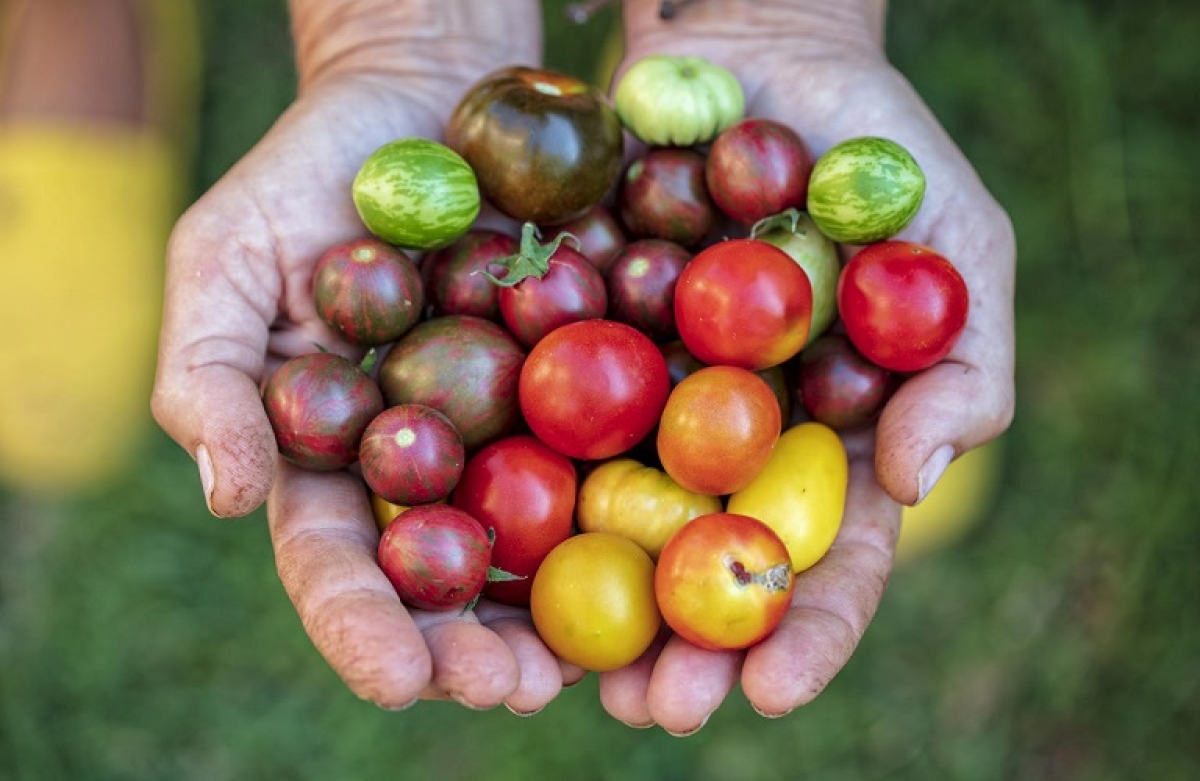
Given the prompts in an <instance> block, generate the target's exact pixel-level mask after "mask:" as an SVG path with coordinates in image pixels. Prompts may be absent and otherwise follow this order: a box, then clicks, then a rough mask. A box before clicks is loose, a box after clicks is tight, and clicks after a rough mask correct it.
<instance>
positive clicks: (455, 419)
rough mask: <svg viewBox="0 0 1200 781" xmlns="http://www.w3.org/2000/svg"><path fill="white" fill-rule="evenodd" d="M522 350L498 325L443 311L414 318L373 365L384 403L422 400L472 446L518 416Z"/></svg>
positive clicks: (494, 435)
mask: <svg viewBox="0 0 1200 781" xmlns="http://www.w3.org/2000/svg"><path fill="white" fill-rule="evenodd" d="M524 361H525V352H524V350H522V349H521V346H520V345H519V344H517V341H516V340H515V339H514V338H513V337H512V335H511V334H509V333H508V331H506V330H505V329H504V328H503V327H502V326H500V325H498V324H496V323H493V322H491V321H490V320H484V319H483V318H480V317H470V316H467V315H445V316H442V317H434V318H430V319H429V320H426V321H424V322H422V323H419V324H417V326H416V327H415V328H413V329H412V330H411V331H409V332H408V333H407V334H405V335H404V337H403V338H401V339H400V340H399V341H397V342H396V344H395V345H394V346H393V347H392V349H391V350H390V351H389V352H388V354H387V356H386V357H385V358H384V359H383V361H381V362H380V365H379V384H380V386H381V387H382V388H383V395H384V398H385V399H386V401H387V403H388V404H389V405H390V406H395V405H397V404H425V405H427V406H430V407H433V408H434V409H436V410H438V411H440V412H441V413H442V414H444V415H445V416H446V417H448V418H449V419H450V422H451V423H453V424H454V427H455V428H456V429H457V430H458V433H459V435H460V436H462V439H463V444H464V446H465V447H466V449H467V451H468V452H469V451H472V450H474V449H476V448H478V447H480V446H481V445H483V444H485V443H487V442H490V441H491V440H493V439H496V438H498V437H500V436H503V435H504V434H506V433H508V432H509V431H510V430H512V428H513V427H514V426H515V425H516V424H517V422H518V420H519V418H520V409H519V406H518V403H517V384H518V382H519V380H520V376H521V366H522V364H523V363H524Z"/></svg>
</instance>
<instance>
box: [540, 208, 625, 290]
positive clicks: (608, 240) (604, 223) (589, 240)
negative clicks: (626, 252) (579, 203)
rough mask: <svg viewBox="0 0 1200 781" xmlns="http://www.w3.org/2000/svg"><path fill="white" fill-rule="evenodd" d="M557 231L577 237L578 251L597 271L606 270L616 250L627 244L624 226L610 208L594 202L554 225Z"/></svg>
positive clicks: (605, 272) (602, 272)
mask: <svg viewBox="0 0 1200 781" xmlns="http://www.w3.org/2000/svg"><path fill="white" fill-rule="evenodd" d="M557 230H558V231H561V232H563V233H569V234H571V235H572V236H574V237H575V238H576V239H578V240H579V251H580V252H582V253H583V254H584V255H585V256H587V259H588V260H590V261H592V265H593V266H595V267H596V268H597V270H599V272H600V273H601V274H607V273H608V267H609V266H611V265H612V262H613V260H614V259H615V258H616V256H617V253H618V252H620V250H621V248H622V247H624V246H625V245H626V244H627V243H628V241H629V240H628V238H627V237H626V236H625V229H624V228H622V227H621V223H620V221H618V220H617V218H616V216H615V215H613V213H612V211H611V210H610V209H609V208H608V207H607V206H605V205H604V204H601V203H598V204H596V205H595V206H593V207H592V208H590V209H588V210H587V212H585V213H584V214H583V216H581V217H576V218H575V219H573V220H570V221H569V222H564V223H563V224H562V225H560V226H558V228H557Z"/></svg>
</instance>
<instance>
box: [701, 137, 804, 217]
mask: <svg viewBox="0 0 1200 781" xmlns="http://www.w3.org/2000/svg"><path fill="white" fill-rule="evenodd" d="M812 167H813V154H812V151H811V150H810V149H809V148H808V144H807V143H806V142H805V141H804V139H803V138H801V137H800V134H799V133H797V132H796V131H795V130H792V128H790V127H788V126H787V125H785V124H783V123H781V122H776V121H775V120H772V119H766V118H764V117H750V118H747V119H743V120H742V121H741V122H738V123H737V124H735V125H731V126H729V127H727V128H725V129H724V130H722V131H721V134H720V135H718V136H717V138H716V140H715V141H713V143H712V146H711V147H710V148H709V150H708V155H707V157H706V160H705V167H704V181H705V183H706V184H707V185H708V192H709V195H711V196H712V199H713V201H714V202H716V204H717V206H718V207H719V208H720V209H721V211H722V212H724V213H725V214H726V215H728V216H729V217H730V218H732V219H734V220H736V221H738V222H740V223H742V224H743V225H753V224H754V223H756V222H758V221H759V220H761V219H765V218H767V217H770V216H772V215H774V214H778V213H779V212H781V211H783V210H784V209H803V208H804V203H805V200H806V199H807V197H808V175H809V173H811V172H812Z"/></svg>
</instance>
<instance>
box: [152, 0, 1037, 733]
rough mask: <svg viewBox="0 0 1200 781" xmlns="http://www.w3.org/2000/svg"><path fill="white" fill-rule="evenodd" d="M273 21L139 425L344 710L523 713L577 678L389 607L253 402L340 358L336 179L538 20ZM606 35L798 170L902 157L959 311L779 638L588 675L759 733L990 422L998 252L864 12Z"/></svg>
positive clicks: (1002, 232) (516, 638)
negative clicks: (323, 355)
mask: <svg viewBox="0 0 1200 781" xmlns="http://www.w3.org/2000/svg"><path fill="white" fill-rule="evenodd" d="M292 6H293V8H292V11H293V33H294V36H295V41H296V47H297V49H296V50H297V62H298V68H299V73H300V90H299V95H298V97H297V99H296V100H295V102H294V104H293V105H292V106H291V107H290V108H289V109H288V110H287V111H286V112H285V113H284V115H283V116H282V117H281V118H280V119H279V121H278V122H277V123H276V124H275V126H274V127H272V128H271V130H270V131H269V132H268V133H267V134H266V136H265V137H264V138H263V139H262V140H261V142H260V143H259V144H257V145H256V146H255V147H254V149H253V150H252V151H250V152H249V153H248V154H247V155H246V156H245V157H244V158H243V159H242V160H241V161H240V162H238V163H237V164H236V165H235V166H234V167H233V168H232V169H231V170H230V171H229V172H228V173H227V174H226V175H225V176H224V177H223V178H222V179H221V180H220V181H219V182H218V183H217V184H216V185H215V186H214V187H212V189H211V190H210V191H209V192H208V193H206V194H205V195H204V196H203V197H202V198H200V199H199V200H198V201H197V202H196V203H195V204H194V205H193V206H192V208H191V209H189V210H188V212H187V213H186V214H185V215H184V216H183V217H182V219H181V220H180V221H179V223H178V225H177V226H176V229H175V231H174V233H173V235H172V239H171V243H170V247H169V255H168V267H167V280H166V291H165V293H166V297H165V309H164V319H163V325H162V332H161V339H160V349H159V369H158V375H157V378H156V383H155V389H154V396H153V410H154V414H155V417H156V419H157V420H158V422H159V424H160V425H161V426H162V427H163V428H164V429H165V430H166V431H167V433H169V434H170V435H171V436H172V437H173V438H174V439H175V440H176V441H177V442H178V443H179V444H180V445H181V446H182V447H184V448H185V449H186V450H187V451H188V452H189V453H191V454H192V455H193V457H194V458H195V459H196V462H197V466H198V469H199V473H200V482H201V487H202V489H203V492H204V498H205V501H206V502H207V504H208V507H209V509H210V510H211V511H212V513H213V514H214V515H217V516H220V517H237V516H242V515H246V514H248V513H250V512H252V511H253V510H255V509H256V508H258V507H259V506H260V505H261V504H262V503H263V502H264V501H266V503H267V508H268V513H267V514H268V522H269V525H270V532H271V539H272V542H273V545H274V549H275V556H276V562H277V567H278V572H279V576H280V578H281V580H282V583H283V586H284V588H285V590H286V592H287V594H288V595H289V597H290V598H291V600H292V602H293V604H294V606H295V609H296V611H297V612H298V614H299V616H300V619H301V621H302V623H303V626H304V628H305V630H306V631H307V633H308V634H309V636H310V637H311V639H312V641H313V643H314V644H315V645H316V647H317V648H318V649H319V650H320V652H321V653H322V654H323V655H324V657H325V659H326V660H327V661H328V663H329V664H330V665H331V666H332V667H333V669H334V670H335V671H336V672H337V673H338V674H339V675H340V676H341V677H342V679H343V680H344V681H345V683H346V684H347V685H348V686H349V688H350V689H351V690H352V691H353V692H354V693H355V694H356V695H358V696H359V697H362V698H364V699H367V700H370V701H373V702H375V703H377V704H378V705H380V706H381V707H384V708H388V709H399V708H404V707H407V706H409V705H411V704H412V703H414V702H416V701H417V700H420V699H447V698H449V699H453V700H455V701H457V702H459V703H461V704H463V705H465V706H467V707H471V708H490V707H495V706H497V705H500V704H504V705H506V706H507V707H508V708H509V709H510V710H512V711H513V712H515V713H519V714H531V713H534V712H536V711H538V710H540V709H541V708H543V707H544V706H545V705H547V704H548V703H549V702H551V701H552V700H553V699H554V698H555V696H556V695H558V694H559V693H560V691H561V690H562V688H563V687H564V686H569V685H571V684H572V683H575V682H578V681H579V680H580V679H581V678H582V677H583V676H584V675H585V674H586V673H585V671H583V670H581V669H578V668H575V667H573V666H572V665H570V664H567V663H565V662H562V661H561V660H559V659H557V658H556V657H555V656H554V655H553V654H552V653H551V652H550V651H549V650H547V648H546V647H545V646H544V645H543V644H542V642H541V641H540V640H539V639H538V636H537V634H536V632H535V631H534V629H533V625H532V623H531V620H530V617H529V613H528V611H527V610H522V609H518V608H514V607H508V606H504V605H499V604H494V603H488V602H487V601H483V602H480V603H479V604H478V605H477V606H476V607H475V608H474V609H473V610H471V611H469V612H466V613H460V612H457V611H450V612H445V613H434V612H422V611H415V610H409V609H406V607H405V606H404V605H402V604H401V602H400V600H399V598H398V597H397V596H396V593H395V591H394V590H393V588H392V586H391V584H390V583H389V581H388V580H387V578H386V577H385V576H384V574H383V572H382V571H381V570H380V569H379V567H378V566H377V565H376V561H375V550H376V545H377V542H378V531H377V529H376V526H375V522H374V520H373V518H372V514H371V510H370V507H369V505H368V502H367V496H366V493H365V491H364V490H363V486H362V482H361V480H360V479H359V478H357V477H356V476H354V475H352V474H350V473H332V474H326V473H313V472H306V471H303V470H300V469H297V468H295V467H293V466H291V465H289V464H287V463H286V462H284V461H283V460H282V459H280V458H279V457H278V455H277V451H276V448H275V444H274V438H273V435H272V432H271V429H270V426H269V425H268V422H267V419H266V417H265V414H264V412H263V406H262V402H261V400H260V394H259V389H260V383H261V382H262V381H263V380H264V379H265V378H266V377H268V376H269V375H270V373H271V372H272V371H273V370H274V369H275V368H276V367H277V366H278V365H279V364H280V363H281V362H282V361H283V360H285V359H286V358H288V357H291V356H294V355H298V354H302V353H306V352H311V351H312V350H313V347H312V345H313V344H314V343H317V344H321V345H323V346H326V347H328V348H331V349H334V350H336V351H339V352H344V353H345V354H347V355H355V354H356V353H355V351H354V349H353V348H351V347H350V346H349V345H346V344H344V343H342V342H339V341H338V340H337V338H336V337H335V336H334V334H333V333H331V332H330V331H329V330H328V329H327V328H326V327H325V326H323V325H322V324H321V322H320V320H319V319H318V318H317V316H316V313H315V311H314V307H313V301H312V297H311V292H310V280H311V276H312V271H313V267H314V265H315V263H316V260H317V258H318V257H319V256H320V254H321V253H322V252H323V251H324V250H325V249H327V248H328V247H330V246H332V245H334V244H335V243H338V242H340V241H343V240H346V239H349V238H353V237H358V236H361V235H363V233H364V228H363V226H362V223H361V221H360V219H359V218H358V216H357V214H356V212H355V210H354V207H353V204H352V201H351V199H350V185H351V181H352V179H353V177H354V175H355V174H356V172H357V171H358V169H359V167H360V166H361V164H362V162H363V161H364V160H365V159H366V157H367V156H368V155H369V154H370V153H371V152H372V151H373V150H375V149H376V148H377V147H379V146H381V145H382V144H384V143H386V142H388V141H391V140H393V139H396V138H400V137H407V136H422V137H427V138H433V139H439V140H440V139H441V138H442V133H443V129H444V124H445V122H446V120H447V118H448V116H449V114H450V112H451V111H452V110H453V108H454V106H455V104H456V102H457V98H458V97H459V96H461V95H462V94H463V93H464V92H465V90H466V89H467V88H468V86H470V85H471V84H473V83H474V82H475V81H477V80H478V79H479V78H481V77H482V76H484V75H485V74H487V73H490V72H491V71H493V70H495V69H497V68H499V67H502V66H506V65H512V64H527V65H537V64H539V63H540V60H541V55H540V52H541V47H542V41H541V34H540V9H539V7H538V5H537V3H533V2H528V0H503V1H502V2H495V3H475V2H471V1H470V0H448V1H447V2H426V3H422V2H415V3H396V2H389V3H362V2H357V3H356V2H349V1H345V2H342V1H338V2H327V3H324V4H322V3H317V2H307V3H306V2H304V0H296V2H293V4H292ZM623 25H624V33H625V60H624V65H623V66H622V67H624V66H625V65H628V64H630V63H632V62H635V61H636V60H637V59H639V58H640V57H642V56H645V55H648V54H654V53H670V54H699V55H701V56H704V57H706V58H708V59H710V60H713V61H714V62H717V63H719V64H721V65H724V66H725V67H727V68H729V69H730V70H731V71H733V73H734V74H735V75H736V76H737V77H738V78H739V80H740V81H741V83H742V85H743V88H744V90H745V94H746V99H747V111H746V113H747V115H750V116H761V117H770V118H773V119H777V120H780V121H783V122H785V123H787V124H789V125H791V126H792V127H793V128H795V129H796V130H797V131H798V132H799V133H800V134H801V136H802V137H803V138H804V139H805V140H806V141H807V142H808V143H809V145H810V146H811V147H812V149H813V151H814V152H815V153H817V154H819V153H820V152H822V151H823V150H825V149H827V148H829V147H830V146H831V145H833V144H834V143H836V142H838V141H840V140H842V139H844V138H849V137H852V136H860V135H880V136H886V137H889V138H892V139H894V140H896V141H898V142H899V143H901V144H903V145H904V146H906V147H907V148H908V149H909V150H911V151H912V152H913V154H914V156H915V157H916V158H917V160H918V161H919V162H920V164H921V166H922V168H923V169H924V171H925V174H926V178H927V185H928V186H927V195H926V199H925V202H924V204H923V205H922V207H921V210H920V212H919V214H918V215H917V218H916V220H915V221H914V222H913V223H912V224H911V225H910V226H909V227H908V228H906V229H905V231H904V233H903V234H901V236H900V237H899V238H904V239H908V240H912V241H916V242H920V243H923V244H927V245H930V246H932V247H934V248H935V249H937V250H938V251H940V252H941V253H942V254H944V255H945V256H946V257H948V258H950V259H951V260H952V262H954V263H955V265H956V266H957V267H958V269H959V270H960V272H961V273H962V274H963V276H964V278H965V279H966V281H967V284H968V287H969V290H970V295H971V311H970V318H969V321H968V323H967V328H966V331H965V332H964V334H963V335H962V337H961V339H960V340H959V342H958V344H957V346H956V347H955V348H954V350H953V352H951V354H950V355H949V357H948V358H946V359H945V361H943V362H942V363H940V364H939V365H937V366H935V367H933V368H931V369H928V370H926V371H924V372H922V373H921V374H919V375H917V376H914V377H912V378H911V379H909V380H908V381H907V382H906V383H905V384H904V386H903V387H902V388H901V389H900V390H899V392H898V393H896V395H895V396H894V397H893V398H892V399H891V401H890V402H889V404H888V405H887V407H886V409H885V411H884V413H883V415H882V417H881V419H880V420H879V422H878V425H877V426H876V427H875V429H874V430H873V431H871V432H866V433H859V434H855V435H853V436H849V437H847V438H846V446H847V450H848V452H849V454H850V458H851V467H850V486H849V491H848V497H847V504H846V511H845V516H844V520H843V524H842V528H841V530H840V533H839V535H838V537H837V540H836V541H835V543H834V545H833V547H832V549H831V550H830V551H829V553H828V554H827V555H826V556H825V558H824V559H823V560H822V561H821V562H819V563H818V564H817V565H816V566H814V567H812V568H811V569H809V570H807V571H805V572H803V573H800V574H799V575H798V576H797V581H796V588H795V595H794V599H793V603H792V606H791V608H790V610H789V613H788V615H787V617H786V618H785V619H784V621H783V623H782V624H781V625H780V626H779V628H778V629H777V630H776V631H775V632H774V633H773V634H772V635H771V636H770V637H769V638H768V639H767V640H766V641H764V642H762V643H760V644H759V645H757V646H755V647H753V648H751V649H749V650H747V651H727V652H714V651H706V650H701V649H698V648H696V647H694V646H692V645H690V644H689V643H687V642H686V641H684V640H682V639H681V638H678V637H670V636H667V635H665V634H664V636H663V637H662V638H660V640H659V641H658V642H656V643H655V645H653V646H652V647H651V649H650V650H649V651H648V652H647V653H646V654H645V655H644V656H643V657H642V658H640V659H639V660H637V661H636V662H634V663H633V664H631V665H629V666H628V667H625V668H623V669H620V670H617V671H613V672H606V673H602V674H600V680H599V692H600V700H601V703H602V705H603V707H604V708H605V709H606V710H607V711H608V712H609V713H610V714H611V715H612V716H613V717H615V718H616V719H619V720H620V721H622V722H624V723H626V724H629V725H631V726H649V725H653V724H657V725H660V726H661V727H662V728H663V729H665V730H667V731H668V732H670V733H672V734H677V735H682V734H688V733H691V732H694V731H695V730H697V729H699V728H700V727H701V726H703V724H704V723H705V721H706V720H707V719H708V717H709V716H710V715H711V714H712V713H713V712H714V711H715V710H716V709H717V707H718V706H720V704H721V703H722V702H723V701H724V700H725V698H726V697H727V696H729V695H730V693H731V692H732V691H733V690H734V689H735V687H738V686H740V688H741V691H742V693H743V695H744V696H745V697H746V699H747V700H748V701H749V702H750V703H751V704H752V705H753V707H754V708H755V709H756V710H757V711H758V712H760V713H762V714H763V715H765V716H780V715H782V714H785V713H787V712H788V711H790V710H792V709H793V708H796V707H797V706H800V705H803V704H805V703H806V702H808V701H810V700H811V699H813V698H814V697H815V696H817V695H818V694H819V693H820V692H821V691H822V690H823V689H824V688H825V686H826V685H827V684H828V683H829V682H830V680H831V679H832V678H833V677H834V675H835V674H836V673H837V672H838V670H839V669H841V667H842V666H843V665H844V664H845V663H846V661H847V660H848V659H849V657H850V655H851V654H852V652H853V651H854V649H855V647H856V646H857V644H858V642H859V640H860V639H861V638H862V636H863V633H864V632H865V631H866V629H867V626H868V624H869V622H870V620H871V618H872V616H873V615H874V613H875V611H876V609H877V607H878V605H879V602H880V600H881V598H882V595H883V592H884V589H885V586H886V584H887V582H888V579H889V576H890V573H891V570H892V564H893V552H894V549H895V544H896V540H897V536H898V534H899V530H900V518H901V503H903V504H913V503H915V502H917V501H918V500H919V499H920V498H922V497H923V496H924V495H925V494H926V493H927V492H928V491H929V490H930V489H931V488H932V486H933V485H934V484H935V483H936V481H937V479H938V477H939V476H940V474H941V473H942V470H944V468H945V467H946V466H947V464H948V463H949V462H950V461H951V460H952V459H953V458H954V457H956V456H958V455H960V454H962V453H963V452H965V451H967V450H969V449H971V448H974V447H977V446H979V445H981V444H983V443H985V442H987V441H988V440H990V439H992V438H994V437H996V436H997V435H999V434H1000V433H1001V432H1002V431H1003V430H1004V429H1005V428H1006V427H1007V426H1008V424H1009V421H1010V419H1011V415H1012V409H1013V322H1012V294H1013V273H1014V265H1015V247H1014V239H1013V235H1012V229H1011V226H1010V223H1009V221H1008V218H1007V216H1006V215H1005V213H1004V211H1003V210H1002V208H1001V207H1000V206H999V205H998V204H997V203H996V202H995V201H994V200H993V198H992V197H991V196H990V195H989V193H988V192H987V190H986V188H985V187H984V186H983V184H982V183H981V182H980V180H979V178H978V177H977V175H976V174H975V172H974V171H973V169H972V167H971V166H970V164H969V163H968V161H967V160H966V159H965V158H964V156H963V155H962V153H961V152H960V151H959V150H958V148H957V147H956V146H955V144H954V143H953V141H952V140H951V139H950V138H949V137H948V136H947V134H946V133H945V131H944V130H943V129H942V128H941V127H940V126H939V124H938V122H937V120H936V119H935V117H934V116H933V115H932V114H931V112H930V111H929V109H928V108H927V107H926V106H925V104H924V103H923V102H922V100H921V99H920V98H919V96H918V95H917V94H916V93H915V92H914V90H913V89H912V87H911V86H910V84H909V83H908V82H907V81H906V80H905V79H904V78H903V77H902V76H901V75H900V74H899V73H898V72H897V71H896V70H895V69H894V68H893V67H892V66H891V65H890V64H889V63H888V61H887V59H886V56H885V54H884V50H883V45H882V32H881V28H882V4H881V3H879V2H876V1H874V0H864V2H863V3H861V4H859V3H854V2H844V0H839V1H838V2H828V1H821V0H809V1H807V2H805V1H804V0H795V1H794V2H786V1H784V2H764V1H762V0H759V1H758V2H736V1H735V0H705V2H694V3H689V4H686V5H683V6H682V8H681V10H680V12H679V13H678V14H677V16H676V17H675V18H674V19H671V20H669V21H666V20H663V19H661V18H660V16H659V3H657V2H653V0H628V1H627V2H626V3H625V5H624V11H623ZM620 72H621V69H620V68H619V69H618V74H619V73H620Z"/></svg>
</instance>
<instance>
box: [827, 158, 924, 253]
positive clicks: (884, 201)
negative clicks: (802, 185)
mask: <svg viewBox="0 0 1200 781" xmlns="http://www.w3.org/2000/svg"><path fill="white" fill-rule="evenodd" d="M924 198H925V174H924V172H923V171H922V170H921V167H920V166H919V165H918V164H917V161H916V160H915V159H914V158H913V156H912V155H911V154H910V153H909V152H908V150H907V149H905V148H904V147H902V146H901V145H900V144H897V143H896V142H895V141H892V140H890V139H887V138H879V137H876V136H862V137H859V138H851V139H848V140H846V141H843V142H841V143H840V144H837V145H836V146H834V147H833V148H831V149H829V150H828V151H827V152H825V153H824V154H823V155H821V156H820V157H819V158H817V162H816V164H815V165H814V166H813V170H812V175H811V176H810V178H809V182H808V213H809V215H810V216H811V217H812V218H813V221H814V222H815V223H816V224H817V227H818V228H820V229H821V232H822V233H824V234H825V235H826V236H828V237H829V238H831V239H833V240H834V241H838V242H843V243H847V244H869V243H871V242H874V241H880V240H882V239H886V238H890V237H892V236H894V235H896V234H897V233H899V232H900V231H901V230H903V229H904V227H905V226H906V225H908V224H909V223H910V222H912V219H913V217H915V216H916V214H917V210H918V209H919V208H920V207H921V201H922V200H924Z"/></svg>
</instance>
